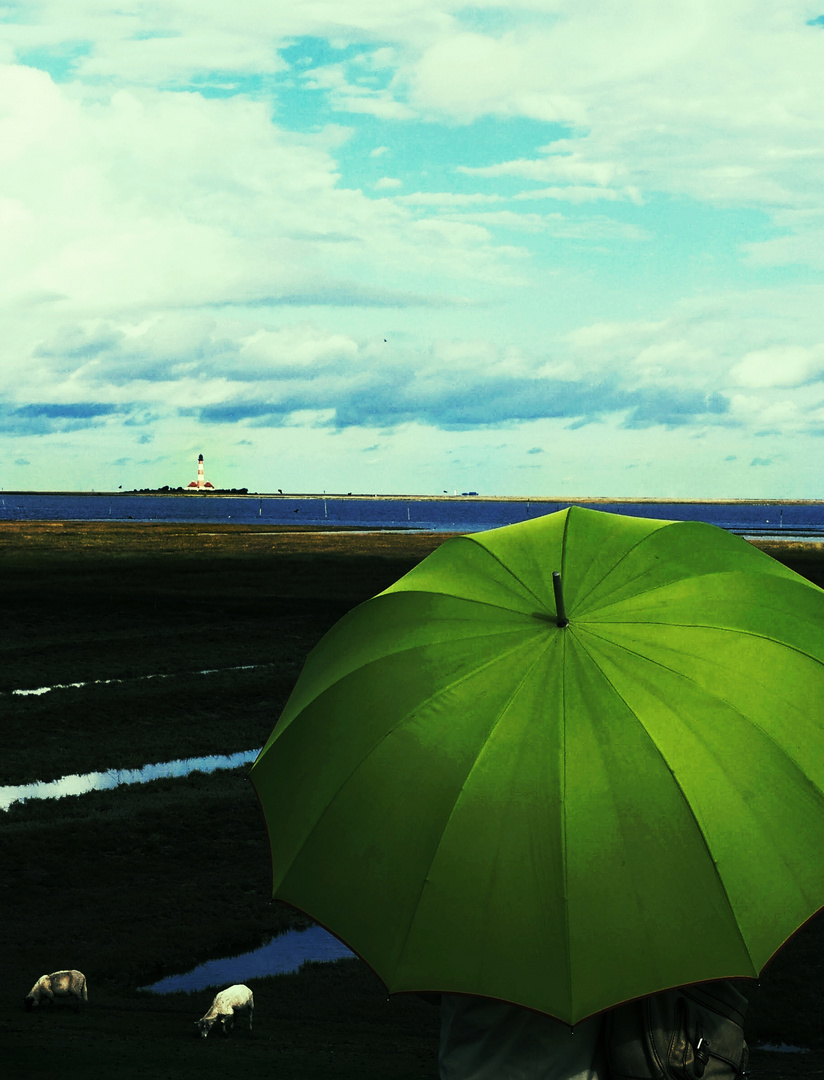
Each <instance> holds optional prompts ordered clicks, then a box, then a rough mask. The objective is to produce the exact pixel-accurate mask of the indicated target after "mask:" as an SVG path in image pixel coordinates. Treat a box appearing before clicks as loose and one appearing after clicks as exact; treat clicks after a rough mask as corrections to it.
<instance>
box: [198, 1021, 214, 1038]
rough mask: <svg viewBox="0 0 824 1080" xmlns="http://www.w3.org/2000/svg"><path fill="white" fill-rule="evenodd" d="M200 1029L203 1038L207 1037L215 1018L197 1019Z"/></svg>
mask: <svg viewBox="0 0 824 1080" xmlns="http://www.w3.org/2000/svg"><path fill="white" fill-rule="evenodd" d="M195 1023H196V1024H197V1027H198V1030H199V1031H200V1037H201V1039H205V1038H206V1036H207V1035H208V1034H209V1032H210V1031H211V1030H212V1024H213V1023H214V1020H205V1019H204V1020H195Z"/></svg>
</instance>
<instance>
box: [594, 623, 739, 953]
mask: <svg viewBox="0 0 824 1080" xmlns="http://www.w3.org/2000/svg"><path fill="white" fill-rule="evenodd" d="M576 640H577V642H578V644H579V645H580V647H581V648H582V649H583V650H584V652H585V653H586V654H587V656H588V657H589V660H590V662H591V663H593V664H595V665H597V666H598V668H599V670H600V671H601V674H602V676H603V678H604V679H605V680H606V681H607V683H608V684H609V686H610V689H611V690H612V692H613V693H614V694H615V696H616V697H617V698H618V699H619V700H620V701H621V702H623V704H624V706H625V708H626V709H627V712H628V713H629V714H630V715H631V716H633V717H634V718H635V722H636V723H637V724H638V725H639V727H640V728H641V729H642V730H643V732H644V734H645V735H646V737H647V739H649V742H650V744H651V745H652V746H653V747H654V748H655V753H656V754H657V755H658V757H659V759H660V760H661V761H662V762H663V765H664V767H665V768H666V770H667V772H668V773H669V774H670V776H671V777H672V781H673V783H674V784H675V787H676V789H677V791H678V794H679V797H680V798H681V801H682V802H683V804H684V806H685V807H686V809H687V813H688V814H689V816H690V817H691V818H692V820H693V822H694V823H695V828H696V829H697V831H698V835H699V836H700V837H701V842H702V844H703V845H704V848H705V850H706V852H707V855H708V856H709V859H710V861H711V862H712V865H713V866H714V867H715V870H716V878H717V880H718V884H719V886H720V888H721V891H722V893H723V895H724V899H725V901H726V904H727V908H728V909H729V912H730V915H731V917H732V922H733V925H734V926H735V929H736V932H737V934H738V937H739V939H740V941H741V945H742V946H743V949H744V952H745V953H746V954H747V956H748V957H749V959H750V963H751V964H752V967H753V970H755V969H756V964H755V960H754V958H753V955H752V952H751V950H750V948H749V945H748V944H747V941H746V940H745V938H744V935H743V933H742V932H741V928H740V927H739V925H738V917H737V915H736V912H735V908H734V907H733V904H732V900H731V899H730V894H729V892H728V890H727V886H726V884H725V883H724V880H723V878H722V876H721V874H720V873H718V862H717V860H716V858H715V856H714V855H713V853H712V848H711V847H710V845H709V842H708V840H707V836H706V833H705V832H704V829H703V828H702V826H701V823H700V821H699V820H698V818H697V817H696V815H695V812H694V810H693V808H692V805H691V803H690V800H689V799H688V798H687V794H686V792H685V791H684V788H683V786H682V784H681V781H680V780H679V779H678V777H677V776H676V774H675V771H674V770H673V768H672V766H671V765H670V763H669V762H668V761H667V759H666V757H665V756H664V755H663V753H662V752H661V749H660V747H659V746H658V743H657V742H656V741H655V739H653V737H652V736H651V735H650V733H649V732H648V731H647V729H646V727H645V726H644V724H643V723H642V722H641V720H640V718H639V716H638V714H637V712H636V711H635V709H633V708H632V706H631V705H630V703H629V702H628V701H627V699H626V698H625V697H624V695H623V694H622V693H621V691H620V690H619V689H618V687H617V686H616V685H615V683H614V682H613V681H612V679H610V677H609V676H608V675H607V673H606V672H605V671H604V670H603V668H601V666H600V665H599V664H598V662H597V660H596V659H595V657H594V656H593V655H592V653H591V652H590V651H589V649H588V648H587V647H586V644H585V642H583V641H582V640H581V638H580V637H578V638H577V639H576ZM625 651H626V652H630V653H632V654H633V655H638V654H637V653H633V650H631V649H626V650H625ZM653 662H655V663H657V661H653ZM658 666H659V667H662V668H664V670H665V671H669V670H671V669H669V668H667V667H666V665H664V664H658ZM675 674H678V673H677V672H675ZM683 677H684V678H685V679H687V681H688V682H691V681H692V680H690V679H689V678H688V677H687V676H683ZM735 711H736V712H738V710H737V709H736V710H735ZM739 715H740V713H739Z"/></svg>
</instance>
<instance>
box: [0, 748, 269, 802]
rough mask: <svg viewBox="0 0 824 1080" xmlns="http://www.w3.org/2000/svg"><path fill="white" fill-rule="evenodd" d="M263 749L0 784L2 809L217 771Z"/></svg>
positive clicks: (241, 762)
mask: <svg viewBox="0 0 824 1080" xmlns="http://www.w3.org/2000/svg"><path fill="white" fill-rule="evenodd" d="M259 753H260V750H259V749H258V750H241V751H240V752H238V753H236V754H211V755H208V756H206V757H197V758H186V759H178V760H177V761H160V762H158V763H157V764H155V765H144V766H143V768H142V769H108V770H107V771H106V772H93V773H84V774H82V775H79V774H72V775H71V776H61V777H60V779H59V780H48V781H42V780H38V781H35V782H34V783H33V784H19V785H12V786H9V787H0V810H8V808H9V807H10V806H11V805H12V804H13V803H16V802H25V801H26V800H27V799H62V798H63V797H64V796H65V795H85V794H86V792H88V791H105V790H107V789H110V788H116V787H119V786H120V785H121V784H146V783H148V782H149V781H150V780H165V779H170V778H174V777H180V776H188V775H189V773H193V772H203V773H210V772H215V771H217V770H218V769H237V768H238V767H239V766H241V765H249V764H251V763H252V762H253V761H254V760H255V758H256V757H257V756H258V754H259Z"/></svg>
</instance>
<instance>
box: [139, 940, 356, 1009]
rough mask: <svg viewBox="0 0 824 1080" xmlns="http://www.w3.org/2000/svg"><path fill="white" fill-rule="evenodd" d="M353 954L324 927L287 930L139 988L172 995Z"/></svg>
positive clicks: (279, 972)
mask: <svg viewBox="0 0 824 1080" xmlns="http://www.w3.org/2000/svg"><path fill="white" fill-rule="evenodd" d="M354 955H355V954H354V953H353V952H351V950H349V949H347V947H346V946H345V945H344V944H343V942H341V941H339V940H338V939H337V938H336V937H334V936H333V935H332V934H330V933H329V932H328V931H327V930H324V929H323V928H322V927H320V926H310V927H308V929H306V930H289V931H287V933H285V934H280V935H279V936H278V937H276V938H272V940H271V941H268V942H267V943H266V944H265V945H262V946H261V947H260V948H259V949H254V950H253V951H252V952H247V953H242V954H241V955H240V956H227V957H223V958H222V959H219V960H207V961H206V962H205V963H203V964H198V966H197V967H196V968H193V969H192V971H187V972H185V973H184V974H182V975H167V976H166V977H165V978H163V979H160V981H159V982H156V983H153V984H152V985H151V986H142V987H140V989H141V990H148V991H151V992H152V993H155V994H174V993H176V992H178V991H180V990H183V991H186V992H190V991H192V990H203V989H205V988H206V987H221V986H229V985H231V984H232V983H242V982H245V981H246V980H247V979H254V978H265V977H266V976H267V975H287V974H290V973H291V972H293V971H297V970H298V968H299V967H300V966H301V965H302V964H304V963H306V962H307V961H314V962H321V963H324V962H332V961H335V960H342V959H345V958H347V957H352V956H354Z"/></svg>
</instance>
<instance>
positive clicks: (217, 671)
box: [7, 664, 272, 697]
mask: <svg viewBox="0 0 824 1080" xmlns="http://www.w3.org/2000/svg"><path fill="white" fill-rule="evenodd" d="M261 667H272V665H271V664H236V665H235V666H234V667H228V668H205V669H204V670H203V671H184V672H171V673H161V674H158V675H132V676H130V677H129V678H126V679H92V680H91V681H89V682H73V683H56V684H55V685H54V686H38V687H35V688H34V689H33V690H9V691H7V692H8V693H9V694H11V695H12V696H16V697H30V696H32V695H34V696H35V697H39V696H41V695H42V694H50V693H51V692H52V691H53V690H72V689H75V688H77V687H82V686H114V685H115V684H117V683H127V682H140V681H142V680H145V679H179V678H180V676H181V674H183V675H222V674H223V673H224V672H226V671H252V670H253V669H254V668H261Z"/></svg>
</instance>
